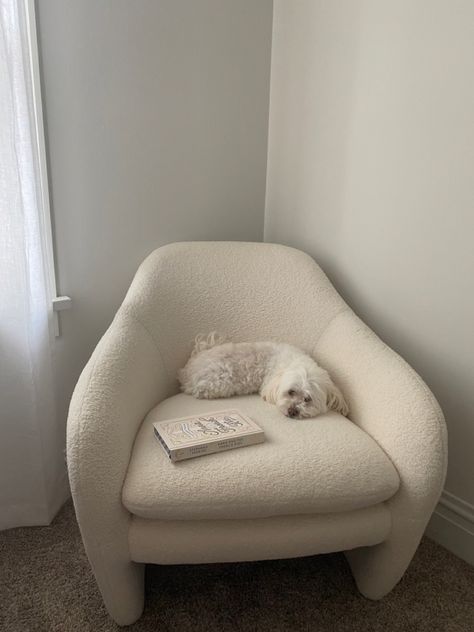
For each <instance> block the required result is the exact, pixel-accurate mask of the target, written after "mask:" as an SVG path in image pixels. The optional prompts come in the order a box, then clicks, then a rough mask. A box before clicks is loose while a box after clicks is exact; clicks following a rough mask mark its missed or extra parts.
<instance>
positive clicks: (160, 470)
mask: <svg viewBox="0 0 474 632" xmlns="http://www.w3.org/2000/svg"><path fill="white" fill-rule="evenodd" d="M226 407H227V408H229V407H235V408H238V409H239V410H241V411H242V412H243V413H245V414H247V415H249V416H250V417H251V418H252V419H253V420H254V421H256V422H257V423H258V424H259V425H260V426H261V427H262V428H263V429H264V431H265V438H266V441H265V443H263V444H260V445H254V446H248V447H246V448H242V449H240V450H229V451H228V452H221V453H220V454H212V455H209V456H207V457H201V458H200V459H190V460H189V461H182V462H181V463H176V464H172V463H170V461H169V459H168V457H167V456H166V454H165V453H164V451H163V450H162V449H161V448H160V446H159V445H158V444H157V442H156V441H155V440H154V439H153V425H152V424H153V422H155V421H160V420H162V419H172V418H173V417H184V416H186V415H191V414H193V413H196V414H199V413H205V412H211V411H214V410H215V411H217V410H224V409H225V408H226ZM399 483H400V481H399V478H398V474H397V471H396V470H395V468H394V467H393V464H392V463H391V461H390V460H389V459H388V457H387V455H386V454H385V453H384V452H383V451H382V450H381V449H380V448H379V446H378V445H377V444H376V442H375V441H374V440H373V439H372V438H371V437H370V436H369V435H368V434H367V433H365V432H363V431H362V430H360V428H359V427H358V426H356V425H355V424H353V423H352V422H351V421H349V420H348V419H346V418H345V417H342V416H341V415H339V414H337V413H335V412H330V413H327V414H326V415H321V416H319V417H317V418H316V419H302V420H298V421H289V420H288V418H286V417H284V416H283V415H282V414H281V413H280V412H279V410H278V409H277V408H276V407H275V406H272V405H271V404H267V403H266V402H264V401H263V400H262V399H261V397H259V396H258V395H250V396H243V397H234V398H232V399H230V400H229V399H220V400H219V399H218V400H213V401H212V402H210V401H207V400H195V399H194V398H193V397H191V396H190V395H185V394H184V393H182V394H180V395H175V396H174V397H171V398H169V399H166V400H165V401H163V402H161V403H160V404H158V406H156V407H155V408H154V409H153V410H152V411H151V412H150V413H149V415H148V416H147V418H146V419H145V421H144V423H143V425H142V427H141V428H140V430H139V432H138V435H137V438H136V440H135V445H134V448H133V453H132V458H131V461H130V465H129V467H128V472H127V477H126V479H125V484H124V487H123V495H122V498H123V504H124V505H125V507H126V508H127V509H128V510H129V511H130V512H131V513H133V514H135V515H137V516H141V517H142V518H149V519H161V520H200V519H209V518H241V519H246V518H262V517H269V516H277V515H292V514H311V513H320V514H325V513H331V512H339V511H349V510H351V509H359V508H361V507H368V506H370V505H374V504H376V503H379V502H382V501H384V500H386V499H387V498H390V497H391V496H393V495H394V494H395V492H396V491H397V489H398V486H399Z"/></svg>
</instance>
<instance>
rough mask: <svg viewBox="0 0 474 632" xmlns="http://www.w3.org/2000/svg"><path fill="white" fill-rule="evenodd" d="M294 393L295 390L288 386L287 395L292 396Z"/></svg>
mask: <svg viewBox="0 0 474 632" xmlns="http://www.w3.org/2000/svg"><path fill="white" fill-rule="evenodd" d="M294 394H295V391H294V390H293V389H292V388H290V390H289V391H288V395H289V396H290V397H292V396H293V395H294Z"/></svg>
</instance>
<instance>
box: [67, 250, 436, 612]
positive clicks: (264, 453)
mask: <svg viewBox="0 0 474 632" xmlns="http://www.w3.org/2000/svg"><path fill="white" fill-rule="evenodd" d="M212 330H218V331H220V332H222V333H224V334H226V335H227V336H228V337H229V338H231V339H232V340H235V341H243V340H250V341H252V340H264V339H273V340H281V341H285V342H289V343H292V344H295V345H298V346H300V347H302V348H303V349H305V350H306V351H308V352H310V353H312V354H314V356H315V357H316V359H317V360H318V361H319V362H320V363H321V364H322V365H323V366H324V367H325V368H327V369H328V370H329V371H330V372H331V374H332V375H333V377H334V378H335V380H336V382H337V383H338V384H339V385H340V387H341V388H342V390H343V392H344V394H345V396H346V399H347V400H348V402H349V406H350V409H351V414H350V419H351V421H349V420H347V419H345V418H344V417H341V416H340V415H337V414H336V413H333V412H331V413H329V414H327V415H323V416H320V417H318V418H316V419H312V420H303V421H298V422H294V421H289V420H288V419H286V418H283V417H282V416H281V414H280V413H279V412H278V411H277V410H276V408H275V407H273V406H271V405H269V404H266V403H265V402H263V401H262V400H261V399H260V398H259V397H258V396H256V395H255V396H246V397H239V398H238V400H236V401H232V406H235V407H238V408H240V409H241V410H242V411H243V412H246V413H248V414H249V415H251V416H252V417H253V418H254V419H255V420H256V421H257V422H258V423H259V424H260V425H261V426H262V427H264V429H265V432H266V437H267V441H266V443H264V444H262V445H257V446H251V447H247V448H244V449H241V450H233V451H229V452H222V453H219V454H215V455H212V456H209V457H202V458H199V459H192V460H190V461H183V462H181V463H178V464H172V463H170V462H169V461H168V460H167V459H166V455H165V454H164V452H163V451H162V450H160V449H159V447H158V445H157V444H156V442H155V441H154V439H153V433H152V428H151V424H152V423H153V421H155V420H158V419H166V418H171V417H178V416H183V415H186V414H192V413H193V412H197V411H203V412H204V411H209V410H218V409H219V408H225V407H228V406H229V405H230V404H229V401H228V400H227V401H226V400H222V401H213V402H206V401H201V400H194V399H192V398H191V397H189V396H187V395H185V394H182V393H179V389H178V383H177V380H176V372H177V369H178V368H179V367H181V366H183V365H184V363H185V361H186V359H187V357H188V355H189V353H190V350H191V347H192V344H193V340H194V337H195V336H196V334H198V333H201V332H204V333H205V332H209V331H212ZM446 455H447V449H446V428H445V424H444V420H443V416H442V413H441V411H440V409H439V406H438V405H437V403H436V400H435V399H434V397H433V395H432V394H431V392H430V391H429V389H428V388H427V386H426V385H425V384H424V383H423V381H422V380H421V378H420V377H419V376H418V375H417V374H416V373H415V372H414V371H413V370H412V369H411V368H410V367H409V366H408V365H407V364H406V363H405V362H404V361H403V360H402V359H401V358H400V357H399V356H398V355H397V354H396V353H394V352H393V351H392V350H391V349H389V348H388V347H387V346H386V345H384V344H383V343H382V342H381V341H380V339H379V338H377V336H376V335H375V334H374V333H372V332H371V331H370V329H369V328H368V327H366V326H365V325H364V324H363V323H362V322H361V321H360V320H359V319H358V318H357V316H355V314H354V313H353V312H352V311H351V310H350V308H349V307H348V306H347V305H346V303H345V302H344V301H343V300H342V298H341V297H340V296H339V295H338V294H337V292H336V291H335V289H334V288H333V287H332V285H331V284H330V282H329V281H328V279H327V277H326V276H325V275H324V273H323V272H322V271H321V269H320V268H319V267H318V266H317V265H316V264H315V263H314V261H313V260H312V259H311V258H310V257H308V256H307V255H305V254H303V253H301V252H299V251H297V250H294V249H291V248H287V247H284V246H278V245H273V244H257V243H239V242H215V243H214V242H212V243H205V242H196V243H180V244H172V245H169V246H165V247H163V248H159V249H158V250H156V251H155V252H153V253H152V254H151V255H150V256H149V257H148V258H147V259H146V260H145V262H144V263H143V264H142V265H141V267H140V269H139V270H138V272H137V274H136V277H135V279H134V281H133V283H132V285H131V287H130V290H129V292H128V293H127V296H126V298H125V300H124V302H123V304H122V306H121V307H120V309H119V311H118V313H117V315H116V317H115V319H114V321H113V323H112V324H111V326H110V327H109V329H108V331H107V332H106V333H105V335H104V337H103V338H102V340H101V341H100V342H99V344H98V346H97V348H96V349H95V351H94V353H93V355H92V357H91V359H90V360H89V362H88V364H87V366H86V367H85V369H84V371H83V373H82V375H81V377H80V379H79V382H78V384H77V386H76V389H75V391H74V395H73V398H72V401H71V407H70V411H69V418H68V464H69V473H70V481H71V489H72V495H73V499H74V505H75V509H76V514H77V519H78V523H79V527H80V530H81V534H82V538H83V540H84V545H85V548H86V551H87V555H88V557H89V560H90V563H91V566H92V569H93V571H94V574H95V577H96V579H97V583H98V585H99V588H100V591H101V593H102V596H103V599H104V602H105V604H106V606H107V609H108V611H109V613H110V615H111V616H112V617H113V618H114V619H115V621H116V622H117V623H118V624H120V625H126V624H130V623H133V622H134V621H135V620H136V619H138V618H139V617H140V615H141V612H142V610H143V599H144V585H143V581H144V578H143V569H144V564H145V563H153V564H183V563H203V562H220V561H222V562H224V561H243V560H257V559H271V558H282V557H295V556H302V555H312V554H316V553H326V552H330V551H346V555H347V558H348V560H349V563H350V565H351V568H352V571H353V574H354V577H355V580H356V582H357V585H358V587H359V590H360V591H361V592H362V593H363V594H364V595H365V596H367V597H369V598H371V599H379V598H381V597H383V596H384V595H385V594H386V593H387V592H389V591H390V590H391V589H392V588H393V587H394V586H395V584H396V583H397V582H398V581H399V579H400V578H401V577H402V575H403V573H404V572H405V569H406V568H407V566H408V564H409V562H410V560H411V558H412V556H413V554H414V552H415V550H416V548H417V546H418V543H419V540H420V538H421V536H422V534H423V531H424V529H425V526H426V524H427V522H428V520H429V517H430V515H431V512H432V511H433V509H434V507H435V504H436V502H437V500H438V498H439V495H440V493H441V489H442V485H443V482H444V477H445V472H446Z"/></svg>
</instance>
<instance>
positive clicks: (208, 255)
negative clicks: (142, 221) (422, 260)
mask: <svg viewBox="0 0 474 632" xmlns="http://www.w3.org/2000/svg"><path fill="white" fill-rule="evenodd" d="M123 307H124V308H126V309H129V310H131V311H132V313H133V314H134V316H135V317H136V318H137V319H138V320H139V321H140V322H141V324H142V325H143V326H144V327H145V328H146V329H147V330H148V331H149V333H150V334H151V336H152V337H153V338H154V340H155V341H156V344H157V346H158V349H159V351H160V354H161V356H162V359H163V361H164V364H165V367H166V369H167V371H168V373H169V375H175V374H176V371H177V370H178V368H180V367H181V366H183V365H184V363H185V362H186V360H187V358H188V356H189V354H190V352H191V349H192V347H193V343H194V338H195V336H196V335H197V334H199V333H209V332H211V331H218V332H219V333H221V334H224V335H225V336H227V337H228V338H229V339H231V340H233V341H235V342H238V341H256V340H278V341H282V342H288V343H291V344H295V345H298V346H300V347H301V348H303V349H305V350H307V351H310V352H311V351H312V350H313V348H314V346H315V344H316V342H317V340H318V338H319V335H320V334H321V333H322V331H323V330H324V328H325V327H326V326H327V324H328V323H329V321H330V320H331V319H332V318H333V317H334V316H335V315H336V314H337V313H339V312H340V311H341V310H342V309H345V308H346V307H347V306H346V304H345V303H344V301H343V300H342V298H341V297H340V296H339V295H338V293H337V292H336V290H335V289H334V288H333V286H332V285H331V283H330V282H329V280H328V278H327V277H326V275H325V274H324V273H323V272H322V270H321V269H320V268H319V266H318V265H317V264H316V263H315V262H314V261H313V259H311V257H309V256H308V255H306V254H304V253H303V252H301V251H299V250H295V249H293V248H288V247H286V246H280V245H276V244H266V243H244V242H183V243H174V244H170V245H167V246H163V247H161V248H158V249H157V250H155V251H154V252H152V253H151V254H150V255H149V257H148V258H147V259H146V260H145V261H144V262H143V263H142V265H141V266H140V268H139V269H138V272H137V274H136V276H135V278H134V280H133V283H132V285H131V286H130V289H129V291H128V293H127V296H126V298H125V300H124V304H123Z"/></svg>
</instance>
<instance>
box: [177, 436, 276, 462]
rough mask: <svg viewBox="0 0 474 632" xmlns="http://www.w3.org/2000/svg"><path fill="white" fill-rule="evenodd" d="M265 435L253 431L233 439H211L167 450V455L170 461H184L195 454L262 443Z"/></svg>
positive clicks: (211, 452) (201, 454) (200, 454)
mask: <svg viewBox="0 0 474 632" xmlns="http://www.w3.org/2000/svg"><path fill="white" fill-rule="evenodd" d="M264 440H265V435H264V433H263V432H255V433H253V434H249V435H244V436H242V437H235V439H232V438H229V439H222V440H221V441H213V442H212V443H207V444H203V445H194V446H189V447H187V448H176V449H171V450H170V451H169V457H170V459H171V460H172V461H184V460H186V459H192V458H194V457H195V456H203V455H204V454H214V453H215V452H224V451H225V450H232V449H233V448H243V447H245V446H248V445H255V444H256V443H263V441H264Z"/></svg>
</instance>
